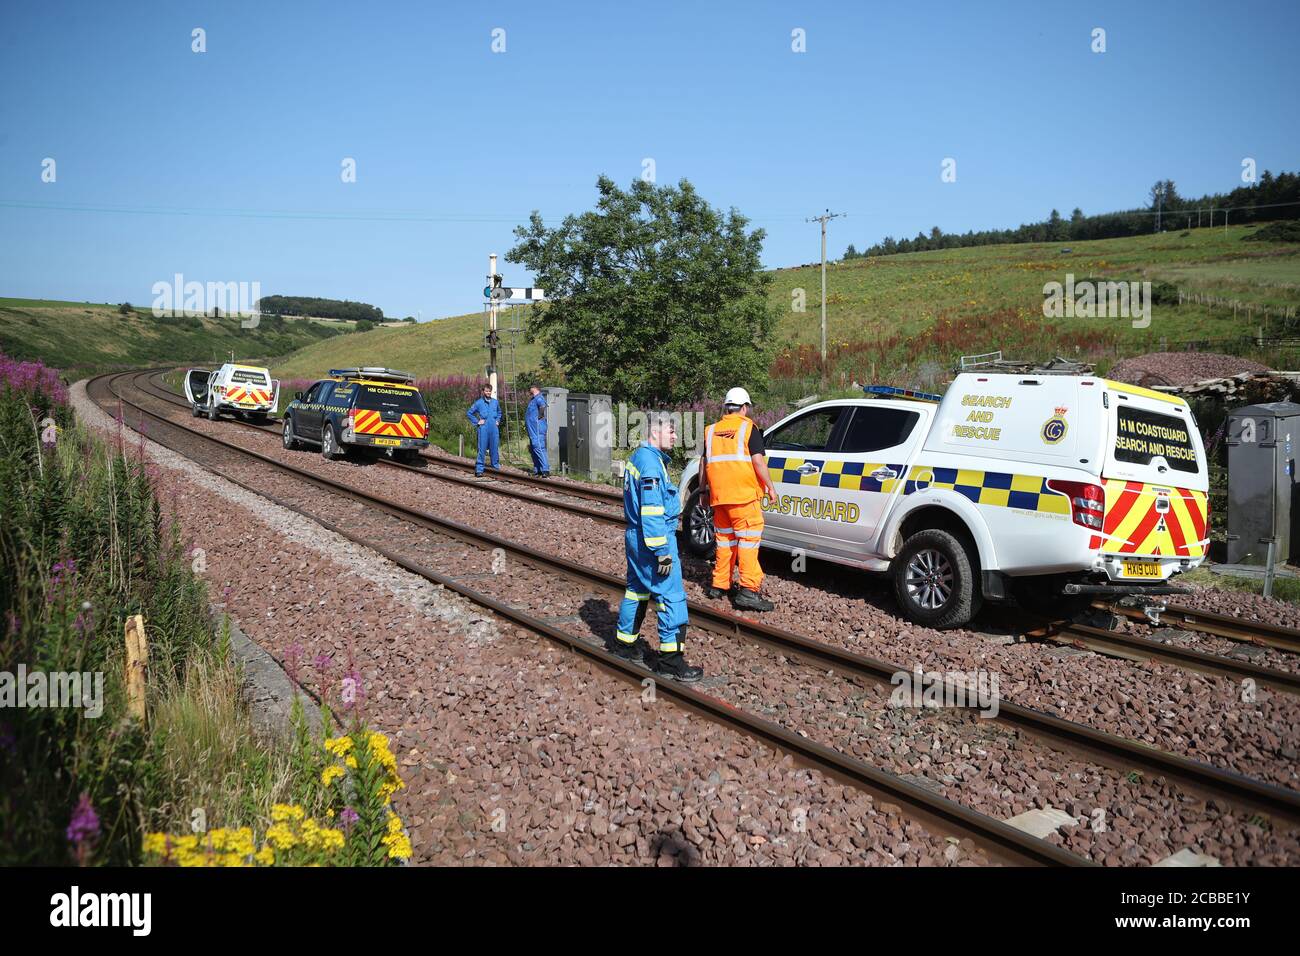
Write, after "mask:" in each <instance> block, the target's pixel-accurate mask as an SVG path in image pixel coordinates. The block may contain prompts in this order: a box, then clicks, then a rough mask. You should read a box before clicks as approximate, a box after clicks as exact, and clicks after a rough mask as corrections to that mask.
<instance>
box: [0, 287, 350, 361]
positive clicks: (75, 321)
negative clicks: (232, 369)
mask: <svg viewBox="0 0 1300 956" xmlns="http://www.w3.org/2000/svg"><path fill="white" fill-rule="evenodd" d="M350 328H351V324H350V323H347V324H343V323H333V322H330V323H322V322H310V321H298V320H294V319H283V320H281V321H279V322H276V321H275V320H274V319H263V320H262V321H261V323H260V324H259V326H258V327H257V328H255V329H245V328H241V327H240V322H239V319H238V318H237V317H232V318H224V317H223V318H220V319H213V318H210V317H208V318H200V317H198V316H164V317H161V318H159V317H155V316H154V315H153V314H151V312H150V311H149V310H148V309H133V310H131V311H130V312H129V313H128V314H126V315H123V314H122V313H121V312H120V311H119V307H118V306H116V305H110V304H105V303H86V302H59V301H53V300H44V299H5V298H0V351H3V352H4V353H5V354H7V355H10V356H12V357H13V358H17V359H24V360H31V359H39V360H41V361H42V362H44V363H45V364H47V365H51V366H53V367H55V368H58V369H62V370H64V371H65V372H66V373H67V374H68V375H69V376H70V377H71V378H80V377H83V376H85V375H89V374H94V373H96V372H99V371H104V370H107V369H110V368H116V367H122V366H143V365H157V364H164V363H168V362H176V363H177V364H180V363H185V362H195V363H201V362H202V363H211V362H220V361H222V360H223V359H225V358H228V357H229V353H230V352H231V350H233V351H234V352H235V355H236V357H238V358H267V359H269V358H273V357H275V356H278V355H286V354H288V353H291V352H294V351H296V350H298V349H301V348H302V347H303V346H306V345H309V344H312V343H317V342H321V341H324V340H328V339H330V338H332V337H335V336H341V335H343V334H344V333H345V332H346V331H347V330H349V329H350Z"/></svg>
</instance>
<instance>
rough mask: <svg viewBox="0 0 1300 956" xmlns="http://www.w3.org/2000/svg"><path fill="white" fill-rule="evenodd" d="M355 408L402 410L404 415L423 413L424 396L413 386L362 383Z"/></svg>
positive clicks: (376, 410)
mask: <svg viewBox="0 0 1300 956" xmlns="http://www.w3.org/2000/svg"><path fill="white" fill-rule="evenodd" d="M357 408H364V409H368V410H370V411H375V412H382V411H384V410H388V411H397V412H402V413H403V414H406V415H424V414H427V413H426V412H425V410H424V398H423V397H422V396H421V395H420V393H419V391H418V390H417V389H413V388H381V387H380V386H378V385H363V386H361V390H360V391H359V392H358V393H357Z"/></svg>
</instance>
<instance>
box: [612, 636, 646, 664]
mask: <svg viewBox="0 0 1300 956" xmlns="http://www.w3.org/2000/svg"><path fill="white" fill-rule="evenodd" d="M649 649H650V645H648V644H646V642H645V641H643V640H641V638H639V637H638V638H637V639H636V640H635V641H633V642H632V643H631V644H624V643H623V642H622V641H620V640H619V639H618V638H617V637H615V638H612V639H610V640H609V641H607V642H606V643H605V650H607V651H609V652H610V653H611V654H613V655H614V656H615V657H617V658H618V659H619V660H621V661H627V662H628V663H629V664H644V663H645V655H646V651H647V650H649Z"/></svg>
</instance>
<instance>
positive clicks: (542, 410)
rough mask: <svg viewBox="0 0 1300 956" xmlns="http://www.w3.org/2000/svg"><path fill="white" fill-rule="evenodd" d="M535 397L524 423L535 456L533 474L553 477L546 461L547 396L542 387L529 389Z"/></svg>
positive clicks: (531, 401)
mask: <svg viewBox="0 0 1300 956" xmlns="http://www.w3.org/2000/svg"><path fill="white" fill-rule="evenodd" d="M528 391H529V393H530V394H531V395H532V396H533V397H532V398H530V399H529V400H528V411H527V412H525V413H524V423H525V424H526V425H527V426H528V450H529V451H530V452H532V455H533V474H534V475H538V476H540V477H542V478H549V477H551V466H550V463H549V462H547V460H546V396H545V395H543V394H542V386H540V385H538V384H536V383H534V384H533V385H531V386H530V387H529V389H528Z"/></svg>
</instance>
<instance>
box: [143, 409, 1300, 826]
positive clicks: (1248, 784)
mask: <svg viewBox="0 0 1300 956" xmlns="http://www.w3.org/2000/svg"><path fill="white" fill-rule="evenodd" d="M130 404H134V403H130ZM134 407H136V408H138V409H139V410H140V411H142V412H143V413H145V414H147V415H149V416H150V417H153V418H157V419H159V420H161V421H163V422H165V423H167V424H170V425H172V426H173V427H176V428H179V429H181V430H183V431H186V432H187V433H190V434H195V435H200V436H202V437H203V438H204V439H206V440H208V441H210V442H213V443H216V444H219V445H223V446H225V447H228V448H230V449H232V450H234V451H236V452H239V453H242V454H244V455H247V456H250V457H253V458H255V459H258V460H260V461H264V462H266V463H267V464H269V465H271V466H273V467H275V468H279V469H282V470H284V471H286V472H288V473H291V474H294V475H296V476H297V477H300V478H302V479H305V480H307V481H310V482H312V483H314V484H317V485H318V486H320V487H324V488H326V489H328V490H336V491H340V492H342V493H343V494H346V495H349V496H352V497H356V498H359V499H364V500H365V501H367V502H368V503H370V504H372V505H373V506H375V507H377V508H378V509H380V510H383V511H385V512H387V513H389V514H392V515H394V516H396V517H399V518H403V519H405V520H409V521H412V522H414V523H417V524H421V525H423V526H425V527H428V528H431V529H432V530H435V531H440V532H442V533H446V534H451V535H453V536H454V537H458V538H460V539H461V540H464V541H467V542H469V543H472V544H476V545H481V546H483V547H487V548H501V549H502V550H504V551H506V552H507V553H510V554H512V555H514V556H515V557H517V558H518V559H520V560H522V561H525V562H527V563H530V564H533V565H535V566H539V567H543V568H545V569H546V570H554V571H559V572H560V573H562V574H564V575H566V576H567V577H570V578H574V579H577V580H580V581H584V582H587V583H595V584H598V585H600V586H602V587H604V588H605V589H606V590H609V591H613V592H619V593H621V592H622V591H623V590H624V588H625V587H626V582H625V581H624V580H623V579H622V578H621V577H617V576H615V575H612V574H608V573H606V572H604V571H600V570H598V569H595V568H589V567H586V566H584V565H580V564H577V563H575V562H573V561H571V560H567V559H564V558H561V557H557V556H554V555H549V554H546V553H545V552H541V551H538V550H536V549H534V548H531V547H528V546H526V545H522V544H519V543H517V542H514V541H511V540H509V539H507V538H502V537H500V536H498V535H494V534H491V533H489V532H484V531H479V530H477V529H475V528H471V527H469V526H467V525H464V524H461V523H459V522H456V521H453V520H451V519H448V518H441V517H439V516H437V515H432V514H429V513H427V512H424V511H420V510H418V509H414V508H409V507H407V506H405V505H401V504H398V503H396V502H391V501H387V500H385V499H382V498H378V497H376V496H374V495H371V494H370V493H368V492H365V491H362V490H360V489H356V488H353V487H352V486H350V485H346V484H343V483H340V482H335V481H333V480H332V479H328V478H324V477H323V476H320V475H316V474H313V473H311V472H306V471H302V470H301V469H297V468H294V467H293V466H290V465H285V464H284V463H282V462H279V461H276V460H275V459H272V458H269V457H267V456H265V455H262V454H261V453H259V452H254V451H250V450H248V449H244V448H241V447H240V446H238V445H235V444H233V443H230V442H227V441H225V440H224V439H220V438H216V437H214V436H211V435H207V434H204V433H202V432H197V431H193V430H191V429H187V428H185V427H184V426H183V425H177V423H175V422H172V421H170V420H169V419H166V418H163V417H162V416H159V415H156V414H155V413H152V412H149V411H148V410H147V409H142V408H139V406H134ZM687 606H688V609H689V611H690V614H691V620H692V623H693V624H696V625H700V626H703V627H705V628H707V629H708V630H710V631H713V632H715V633H719V634H722V635H725V636H730V637H739V638H742V639H750V640H759V641H763V642H764V643H766V644H768V645H770V646H774V647H777V648H780V649H782V650H784V651H786V652H788V653H791V654H795V655H798V656H800V657H802V658H811V659H814V660H816V661H817V662H818V663H819V665H829V666H831V667H838V668H841V669H842V670H845V671H848V672H851V673H855V674H858V675H860V676H863V677H866V678H869V679H871V680H873V681H876V682H878V683H881V684H890V685H892V684H894V683H895V678H896V675H898V674H900V673H910V672H911V671H910V670H909V669H907V668H903V667H900V666H898V665H896V664H892V663H889V662H885V661H880V660H876V659H873V658H870V657H866V656H864V655H861V654H857V653H855V652H852V651H848V650H844V649H842V648H838V647H834V646H833V645H829V644H825V643H822V642H820V641H816V640H813V639H812V638H809V637H806V636H804V635H801V634H797V633H794V632H791V631H787V630H785V629H783V628H779V627H774V626H772V625H769V624H764V623H761V622H759V621H754V620H751V619H748V618H744V617H741V616H740V615H737V614H733V613H730V612H727V611H722V610H719V609H716V608H714V607H711V606H709V605H704V604H700V603H698V602H694V601H688V602H687ZM641 673H649V672H648V671H641ZM949 699H952V698H949ZM994 719H997V720H1000V721H1003V722H1004V723H1007V724H1008V725H1014V726H1017V727H1019V728H1021V729H1023V730H1025V731H1027V732H1029V733H1031V734H1033V735H1034V736H1036V737H1038V738H1040V739H1042V740H1044V741H1045V742H1046V743H1048V744H1049V745H1051V746H1053V747H1054V748H1055V749H1059V750H1062V751H1064V752H1066V753H1076V752H1077V753H1083V754H1086V755H1088V756H1090V757H1092V758H1093V759H1096V760H1098V761H1099V762H1101V763H1103V764H1104V765H1106V766H1109V767H1111V768H1112V769H1115V770H1117V771H1120V772H1128V771H1131V770H1134V769H1141V770H1144V771H1147V772H1151V773H1154V774H1157V775H1162V776H1167V777H1169V778H1171V779H1176V780H1178V781H1179V782H1180V784H1181V785H1183V786H1184V787H1186V788H1188V789H1190V790H1193V791H1196V792H1198V793H1202V794H1207V795H1212V796H1220V797H1226V798H1228V799H1230V800H1232V801H1233V802H1235V803H1238V804H1241V805H1243V806H1245V807H1249V808H1251V809H1252V810H1254V811H1256V812H1264V813H1267V814H1270V815H1274V816H1280V817H1284V818H1287V819H1289V820H1292V821H1297V822H1300V792H1297V791H1295V790H1291V789H1289V788H1286V787H1280V786H1277V785H1274V784H1270V783H1267V782H1264V781H1261V780H1257V779H1255V778H1253V777H1249V776H1246V775H1244V774H1239V773H1236V772H1234V771H1230V770H1224V769H1221V768H1218V767H1214V766H1212V765H1209V764H1205V763H1202V762H1200V761H1195V760H1191V759H1189V758H1187V757H1183V756H1180V755H1177V754H1172V753H1169V752H1167V751H1164V750H1161V749H1159V748H1155V747H1151V746H1149V745H1147V744H1143V743H1140V742H1137V741H1131V740H1128V739H1126V738H1122V737H1117V736H1115V735H1112V734H1108V733H1106V732H1104V731H1100V730H1096V729H1095V728H1091V727H1088V726H1086V725H1083V724H1079V723H1076V722H1073V721H1069V720H1065V719H1063V718H1060V717H1056V716H1054V715H1051V714H1046V713H1043V712H1041V711H1037V710H1033V709H1032V708H1028V707H1024V706H1021V705H1017V704H1013V703H1010V702H1006V701H1000V702H999V707H998V713H997V716H996V718H994Z"/></svg>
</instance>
